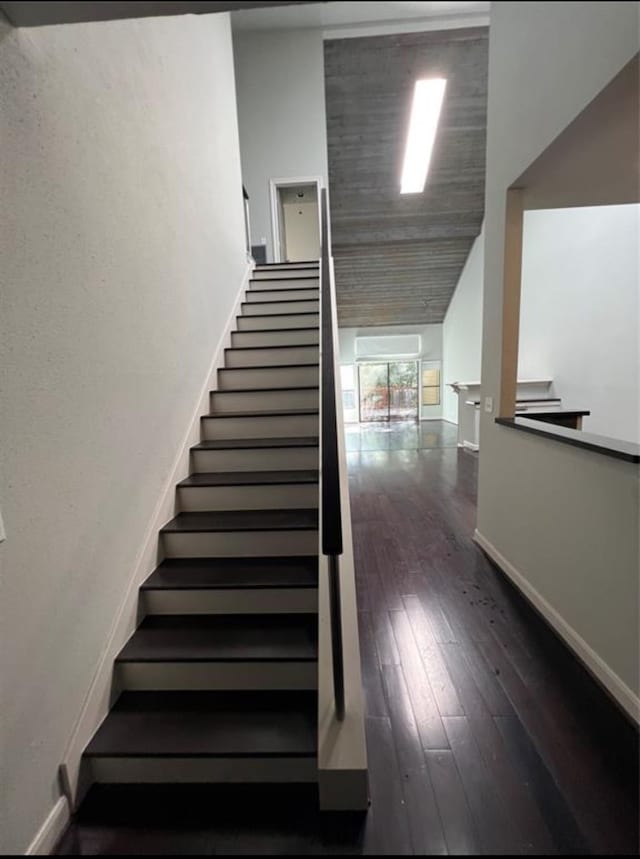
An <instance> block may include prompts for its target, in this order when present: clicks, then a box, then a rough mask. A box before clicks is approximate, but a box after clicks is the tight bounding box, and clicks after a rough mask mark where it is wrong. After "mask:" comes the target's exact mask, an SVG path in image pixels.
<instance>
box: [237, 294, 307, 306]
mask: <svg viewBox="0 0 640 859" xmlns="http://www.w3.org/2000/svg"><path fill="white" fill-rule="evenodd" d="M274 291H275V290H274ZM257 292H260V290H257ZM306 301H317V302H319V301H320V299H319V298H265V300H264V301H243V302H242V303H241V305H240V306H241V307H246V306H247V305H249V306H251V305H254V304H258V305H260V304H297V303H298V302H300V303H304V302H306Z"/></svg>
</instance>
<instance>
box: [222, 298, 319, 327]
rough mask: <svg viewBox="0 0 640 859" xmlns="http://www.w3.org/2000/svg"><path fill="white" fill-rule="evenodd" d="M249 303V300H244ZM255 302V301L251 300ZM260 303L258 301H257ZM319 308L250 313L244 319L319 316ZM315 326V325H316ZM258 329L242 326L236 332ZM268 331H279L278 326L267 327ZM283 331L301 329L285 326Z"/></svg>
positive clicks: (309, 299)
mask: <svg viewBox="0 0 640 859" xmlns="http://www.w3.org/2000/svg"><path fill="white" fill-rule="evenodd" d="M315 300H316V299H315V298H308V299H307V301H315ZM244 303H245V304H247V303H248V302H244ZM251 303H252V304H253V302H251ZM256 303H258V302H256ZM318 314H319V311H318V310H296V311H292V310H288V311H287V312H286V313H248V314H247V315H246V316H243V317H242V318H243V319H272V318H274V317H278V316H318ZM314 327H315V326H314ZM257 330H261V329H256V328H241V329H240V331H238V330H236V332H235V333H236V334H238V333H239V334H250V333H254V332H255V331H257ZM266 330H267V331H277V330H278V329H276V328H267V329H266ZM282 330H283V331H300V330H301V329H300V328H284V329H282Z"/></svg>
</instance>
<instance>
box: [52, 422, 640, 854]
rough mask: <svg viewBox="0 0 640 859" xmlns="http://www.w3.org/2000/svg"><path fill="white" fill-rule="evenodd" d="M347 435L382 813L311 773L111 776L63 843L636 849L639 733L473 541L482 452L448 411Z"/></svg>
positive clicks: (162, 849) (202, 848) (158, 848)
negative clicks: (285, 783) (265, 780)
mask: <svg viewBox="0 0 640 859" xmlns="http://www.w3.org/2000/svg"><path fill="white" fill-rule="evenodd" d="M347 449H348V450H349V453H348V459H349V472H350V488H351V499H352V501H351V503H352V519H353V533H354V549H355V553H356V566H357V572H358V592H359V607H360V639H361V646H362V664H363V680H364V686H365V694H366V704H367V735H368V753H369V766H370V788H371V800H372V804H371V808H370V811H369V813H368V815H367V817H366V819H365V820H362V818H361V817H358V816H355V815H340V814H337V815H320V814H319V813H318V812H317V810H316V807H317V806H316V799H315V797H314V796H313V791H312V790H311V789H307V788H303V789H302V790H301V789H299V788H295V787H294V788H293V789H291V788H274V789H273V790H272V791H270V797H269V800H268V802H267V803H266V804H265V801H264V793H261V791H260V789H259V788H258V789H256V790H255V793H254V792H253V791H252V790H250V789H247V788H238V789H236V788H229V787H226V788H223V789H216V790H212V791H211V792H208V793H206V794H205V793H203V791H202V789H199V790H197V791H195V792H194V791H191V790H190V789H189V788H183V789H181V790H180V791H179V792H178V791H176V790H175V789H173V790H171V791H167V790H162V789H152V790H149V789H147V788H137V787H135V786H134V787H130V788H127V789H124V788H115V789H111V790H110V789H109V788H108V787H105V786H102V787H101V788H94V789H93V791H92V793H91V794H90V796H89V800H88V802H87V803H86V805H85V808H84V810H83V813H82V815H81V817H80V820H79V821H78V822H76V823H75V824H74V825H73V826H72V828H71V830H70V831H69V832H68V833H67V835H66V836H65V838H64V839H63V842H62V843H61V845H60V848H59V852H60V853H67V854H69V853H75V854H97V853H102V854H108V853H111V854H114V853H127V852H129V853H175V852H182V853H209V854H211V853H232V854H249V853H271V854H277V853H320V854H321V853H369V854H371V853H403V854H410V853H416V854H424V853H426V854H431V853H435V854H445V853H466V854H474V853H476V854H477V853H484V854H493V853H499V854H507V853H516V854H524V853H529V854H537V853H541V854H554V853H557V854H567V853H581V854H584V853H592V852H593V853H602V852H605V853H612V852H613V853H618V852H620V853H634V852H636V851H637V848H638V841H637V829H638V819H637V799H638V797H637V766H636V761H637V738H636V737H635V735H634V733H633V731H632V730H631V729H630V728H629V726H628V725H627V723H626V722H625V721H624V720H623V719H622V718H621V717H620V716H619V715H618V714H617V711H615V710H614V708H613V707H612V706H611V705H610V704H609V703H608V702H607V700H606V699H605V698H604V695H603V694H602V693H601V692H600V691H599V690H598V689H597V688H596V687H595V686H594V684H593V683H592V682H591V680H590V679H589V678H588V677H587V676H586V674H585V673H584V672H583V671H582V669H581V668H579V666H578V665H577V664H576V663H575V661H574V660H573V659H572V658H571V657H570V656H569V655H568V654H567V653H566V651H565V649H564V648H563V647H562V646H561V645H560V644H559V643H558V642H557V640H556V639H555V638H554V636H553V635H551V633H550V632H549V631H548V629H547V628H546V626H545V625H544V624H543V623H542V622H541V621H540V620H539V619H538V618H537V616H536V615H535V614H534V613H533V612H532V611H531V609H530V608H529V607H528V606H527V605H526V604H525V603H524V601H523V600H522V599H521V598H520V597H519V596H518V595H517V594H516V592H515V591H514V589H513V588H512V587H511V586H510V585H509V584H508V583H507V582H506V581H505V580H504V578H503V577H502V576H501V575H500V574H499V573H498V572H497V571H496V570H495V568H494V567H493V566H492V565H491V564H490V563H489V562H488V561H487V560H486V559H485V557H484V555H483V554H482V553H481V552H480V551H479V550H478V549H477V548H476V546H475V544H474V543H473V541H472V533H473V527H474V516H475V497H476V479H477V462H478V459H477V455H476V454H472V453H469V452H467V451H462V450H458V449H457V447H456V446H455V427H453V426H451V425H448V424H445V423H441V422H429V423H424V424H422V425H421V426H420V427H419V428H418V427H416V426H415V425H397V426H383V425H380V426H375V427H371V428H366V429H362V430H360V429H359V428H356V427H349V428H348V432H347ZM107 806H108V807H109V812H108V813H107V814H105V812H104V809H105V807H107ZM98 809H99V810H100V812H99V813H98V811H97V810H98Z"/></svg>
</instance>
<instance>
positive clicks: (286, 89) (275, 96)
mask: <svg viewBox="0 0 640 859" xmlns="http://www.w3.org/2000/svg"><path fill="white" fill-rule="evenodd" d="M233 46H234V54H235V67H236V81H237V89H238V124H239V127H240V149H241V152H242V176H243V180H244V184H245V187H246V189H247V191H248V193H249V197H250V200H249V209H250V217H251V241H252V243H253V244H254V245H255V244H258V243H259V242H260V240H261V239H262V238H263V237H264V238H266V239H267V248H268V250H267V254H268V255H267V261H268V262H272V261H273V247H272V244H273V242H272V238H271V209H270V200H269V180H270V179H286V178H289V177H302V176H304V177H307V176H320V177H322V179H323V180H324V185H326V184H327V127H326V120H325V107H324V53H323V46H322V31H321V30H319V29H318V30H285V31H275V32H274V31H267V32H238V33H235V34H234V39H233Z"/></svg>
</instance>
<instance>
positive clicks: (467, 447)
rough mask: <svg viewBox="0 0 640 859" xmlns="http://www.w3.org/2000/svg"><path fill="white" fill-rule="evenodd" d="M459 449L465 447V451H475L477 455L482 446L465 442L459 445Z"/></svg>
mask: <svg viewBox="0 0 640 859" xmlns="http://www.w3.org/2000/svg"><path fill="white" fill-rule="evenodd" d="M458 447H463V448H464V449H465V450H473V451H475V452H476V453H477V452H478V451H479V450H480V445H479V444H475V443H474V442H472V441H463V442H462V444H461V445H460V444H459V445H458Z"/></svg>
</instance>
